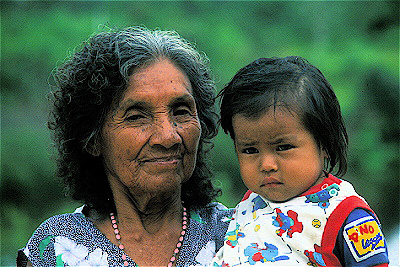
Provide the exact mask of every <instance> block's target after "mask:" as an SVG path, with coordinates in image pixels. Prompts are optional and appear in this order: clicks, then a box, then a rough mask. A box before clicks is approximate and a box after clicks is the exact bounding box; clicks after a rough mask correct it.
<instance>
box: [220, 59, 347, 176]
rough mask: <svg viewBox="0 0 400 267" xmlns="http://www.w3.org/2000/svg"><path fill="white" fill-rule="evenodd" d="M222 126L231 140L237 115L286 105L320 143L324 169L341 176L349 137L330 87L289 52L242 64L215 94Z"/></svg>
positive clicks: (254, 114)
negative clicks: (281, 56) (219, 106)
mask: <svg viewBox="0 0 400 267" xmlns="http://www.w3.org/2000/svg"><path fill="white" fill-rule="evenodd" d="M219 96H220V97H221V126H222V128H223V129H224V131H225V133H229V134H230V136H231V137H232V139H234V138H235V133H234V131H233V126H232V118H233V116H234V115H236V114H241V115H244V116H247V117H258V116H260V115H261V114H263V113H264V112H266V111H267V110H268V109H269V108H271V107H273V108H274V110H275V109H276V108H277V107H280V108H281V107H284V108H286V109H287V110H288V111H290V112H295V113H297V114H298V116H299V117H300V118H301V120H302V123H303V125H304V127H305V128H306V129H307V130H308V131H309V132H310V133H311V134H312V135H313V137H314V139H315V141H316V142H317V144H318V146H320V147H322V148H323V149H324V150H325V151H326V153H327V154H328V157H329V159H328V162H327V166H325V168H326V171H328V172H333V170H334V168H335V167H336V166H337V169H336V172H335V173H334V175H338V176H340V175H344V174H345V173H346V170H347V144H348V136H347V132H346V128H345V126H344V122H343V118H342V115H341V112H340V106H339V102H338V100H337V98H336V95H335V93H334V92H333V89H332V86H331V85H330V84H329V82H328V81H327V80H326V79H325V77H324V75H323V74H322V73H321V71H320V70H319V69H317V68H316V67H314V66H313V65H311V64H310V63H309V62H308V61H307V60H305V59H303V58H301V57H296V56H290V57H285V58H259V59H257V60H255V61H253V62H252V63H250V64H249V65H247V66H245V67H243V68H242V69H240V70H239V71H238V72H237V73H236V75H235V76H234V77H233V78H232V80H231V81H230V82H229V84H228V85H226V86H225V88H224V89H223V90H222V91H221V92H220V93H219Z"/></svg>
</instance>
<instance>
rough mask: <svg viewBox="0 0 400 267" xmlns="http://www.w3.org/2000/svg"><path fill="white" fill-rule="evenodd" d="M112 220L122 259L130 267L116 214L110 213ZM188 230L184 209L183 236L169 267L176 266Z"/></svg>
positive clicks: (184, 209) (184, 210)
mask: <svg viewBox="0 0 400 267" xmlns="http://www.w3.org/2000/svg"><path fill="white" fill-rule="evenodd" d="M110 219H111V224H112V227H113V228H114V234H115V238H116V239H117V241H118V247H119V248H120V249H121V250H122V252H123V254H122V259H123V260H124V266H129V263H128V261H127V260H126V253H125V251H124V249H125V247H124V245H123V244H122V243H121V232H120V231H119V229H118V223H117V219H116V217H115V214H114V213H112V212H111V213H110ZM186 229H187V213H186V208H185V207H183V212H182V231H181V236H180V237H179V240H178V243H177V244H176V248H175V250H174V254H173V255H172V257H171V259H170V260H169V263H168V265H167V266H168V267H172V265H173V264H174V262H175V260H176V259H177V257H178V254H179V251H180V248H181V246H182V243H183V238H184V236H185V234H186Z"/></svg>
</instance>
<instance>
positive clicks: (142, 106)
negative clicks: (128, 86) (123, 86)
mask: <svg viewBox="0 0 400 267" xmlns="http://www.w3.org/2000/svg"><path fill="white" fill-rule="evenodd" d="M149 108H151V106H150V105H149V104H148V103H147V102H145V101H137V100H133V99H129V100H127V101H125V102H124V103H122V104H121V105H120V106H119V107H118V110H120V111H123V112H124V114H126V113H127V112H128V111H130V110H133V109H137V110H146V109H149Z"/></svg>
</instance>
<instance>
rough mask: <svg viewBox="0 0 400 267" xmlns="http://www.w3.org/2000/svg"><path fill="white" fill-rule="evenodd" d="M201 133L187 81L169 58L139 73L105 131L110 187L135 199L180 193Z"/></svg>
mask: <svg viewBox="0 0 400 267" xmlns="http://www.w3.org/2000/svg"><path fill="white" fill-rule="evenodd" d="M200 133H201V128H200V122H199V118H198V116H197V110H196V104H195V100H194V98H193V95H192V88H191V84H190V82H189V80H188V78H187V76H186V75H185V74H184V73H183V72H182V71H181V70H180V69H179V68H178V67H176V66H175V65H174V64H172V63H171V62H170V61H169V60H166V59H162V60H158V61H155V62H154V63H151V64H150V65H148V66H146V67H142V68H140V69H139V70H137V71H136V72H134V74H133V75H131V77H130V80H129V86H128V88H127V89H126V91H125V93H124V95H123V96H122V99H121V101H120V102H119V103H118V105H117V106H116V108H115V109H114V110H113V111H111V112H110V114H109V116H108V118H107V120H106V122H105V124H104V127H103V130H102V138H101V145H100V147H101V154H102V156H103V159H104V164H105V167H106V172H107V176H108V179H109V181H110V183H111V184H113V183H115V182H116V183H119V184H122V185H124V186H125V187H126V188H128V190H130V191H131V193H133V194H135V195H137V196H138V195H140V194H143V193H151V194H157V193H161V192H163V191H171V190H179V189H180V185H181V183H183V182H185V181H187V180H188V179H189V178H190V176H191V175H192V173H193V170H194V167H195V163H196V154H197V147H198V143H199V138H200Z"/></svg>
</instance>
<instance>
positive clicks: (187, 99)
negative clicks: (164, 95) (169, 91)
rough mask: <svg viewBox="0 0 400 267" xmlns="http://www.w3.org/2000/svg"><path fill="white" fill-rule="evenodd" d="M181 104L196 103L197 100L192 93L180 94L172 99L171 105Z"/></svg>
mask: <svg viewBox="0 0 400 267" xmlns="http://www.w3.org/2000/svg"><path fill="white" fill-rule="evenodd" d="M177 104H178V105H179V104H189V105H192V104H194V105H195V104H196V101H195V100H194V98H193V96H192V95H191V94H187V95H183V96H179V97H176V98H174V99H172V101H171V103H170V104H169V106H170V107H173V106H176V105H177Z"/></svg>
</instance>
